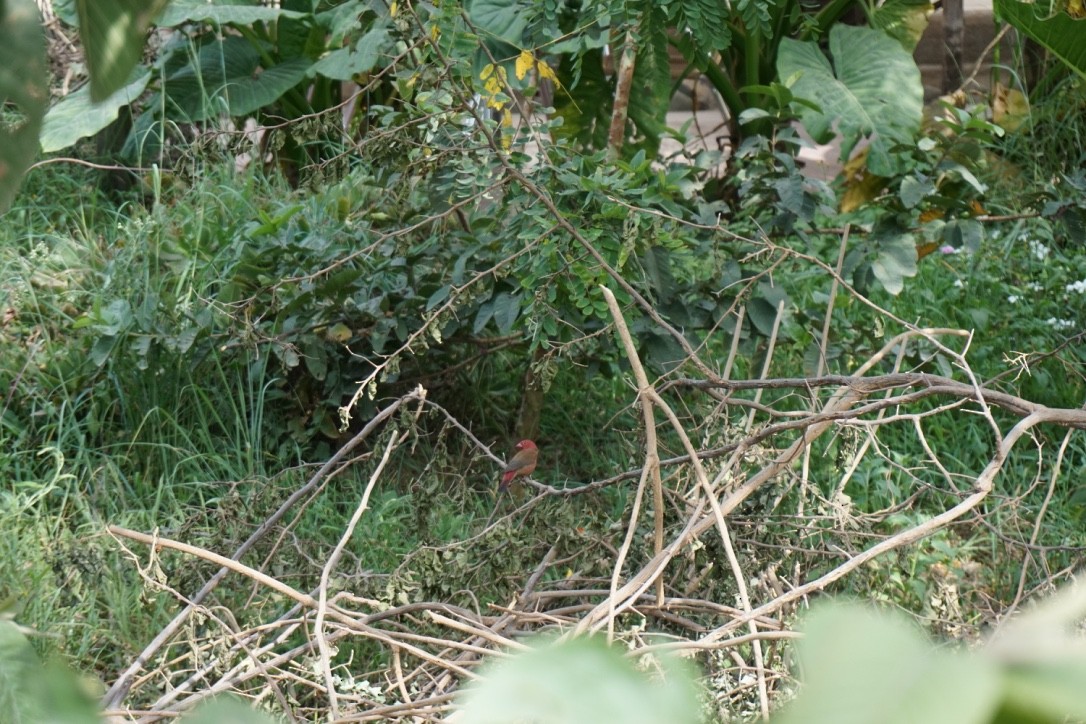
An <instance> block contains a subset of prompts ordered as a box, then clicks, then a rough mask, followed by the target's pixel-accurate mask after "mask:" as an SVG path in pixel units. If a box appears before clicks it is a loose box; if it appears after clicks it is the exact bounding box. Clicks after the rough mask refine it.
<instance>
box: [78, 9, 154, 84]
mask: <svg viewBox="0 0 1086 724" xmlns="http://www.w3.org/2000/svg"><path fill="white" fill-rule="evenodd" d="M166 2H167V0H76V9H77V10H78V11H79V38H80V40H82V41H83V48H84V50H85V51H86V55H87V71H88V72H89V74H90V87H91V100H93V101H102V100H105V99H106V98H108V97H109V96H110V95H112V94H113V93H114V92H115V91H116V90H117V89H118V88H120V87H121V86H123V85H124V84H125V83H127V82H128V80H129V77H130V76H131V75H132V69H133V68H135V67H136V63H138V62H139V59H140V57H141V56H142V55H143V44H144V40H145V39H146V37H147V31H148V30H149V29H150V27H151V23H152V22H154V19H155V16H157V15H158V14H159V12H160V11H161V10H162V8H164V7H165V6H166Z"/></svg>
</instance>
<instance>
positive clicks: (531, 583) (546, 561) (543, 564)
mask: <svg viewBox="0 0 1086 724" xmlns="http://www.w3.org/2000/svg"><path fill="white" fill-rule="evenodd" d="M557 555H558V544H557V543H554V544H553V545H551V547H550V548H549V549H548V550H547V552H546V554H544V556H543V559H542V560H541V561H540V562H539V565H537V566H536V568H535V570H534V571H533V572H532V575H530V576H529V577H528V580H527V581H526V582H525V584H524V587H523V588H521V590H520V595H518V596H517V605H519V606H523V605H524V604H525V603H526V602H527V601H528V600H529V598H530V597H531V596H532V595H533V593H534V591H535V587H536V586H537V585H538V584H539V581H540V580H541V579H542V578H543V574H544V573H546V572H547V569H549V568H550V567H551V564H552V563H554V559H555V557H556V556H557ZM515 621H516V615H515V614H514V613H506V614H504V615H502V616H501V617H500V618H499V619H498V620H497V621H495V622H494V623H493V624H492V625H491V626H490V632H491V633H492V634H494V635H500V634H501V632H502V631H504V630H505V629H506V627H507V626H509V624H511V623H514V622H515ZM474 658H476V657H474V656H472V655H471V654H461V655H460V656H459V657H457V659H456V660H457V661H458V662H465V663H466V662H468V661H471V660H473V659H474ZM420 668H421V667H420ZM419 670H420V669H416V670H415V671H412V672H411V674H409V675H408V678H409V679H410V678H414V676H415V675H416V674H417V673H418V672H419ZM444 684H445V680H444V677H443V678H442V679H439V680H436V681H435V682H434V683H433V686H431V687H428V688H427V689H426V690H425V691H423V692H420V693H423V694H425V693H428V692H429V691H432V690H433V689H435V688H437V687H439V686H444Z"/></svg>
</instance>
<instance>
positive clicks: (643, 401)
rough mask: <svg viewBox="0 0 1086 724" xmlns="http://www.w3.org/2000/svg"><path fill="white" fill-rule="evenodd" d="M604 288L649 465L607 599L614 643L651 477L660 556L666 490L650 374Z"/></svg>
mask: <svg viewBox="0 0 1086 724" xmlns="http://www.w3.org/2000/svg"><path fill="white" fill-rule="evenodd" d="M600 289H601V290H602V291H603V297H604V299H606V300H607V307H608V309H610V311H611V318H612V319H614V321H615V331H616V333H617V334H618V338H619V339H620V340H621V341H622V345H623V347H625V349H626V358H627V359H628V360H629V361H630V368H631V369H632V370H633V374H634V380H635V381H636V382H637V401H638V403H639V404H640V405H641V417H642V420H643V421H644V425H645V464H644V466H643V467H642V468H641V480H640V481H639V482H638V484H637V493H636V494H635V495H634V502H633V509H632V510H631V511H630V522H629V524H628V525H627V527H626V535H625V537H624V538H623V539H622V547H621V548H620V549H619V552H618V556H617V557H616V558H615V566H614V569H613V571H612V573H611V595H610V596H608V598H607V600H608V601H609V602H610V604H611V609H610V611H608V614H607V642H608V643H611V642H613V641H614V640H615V610H614V604H615V591H616V590H618V579H619V576H621V575H622V566H623V564H624V563H625V562H626V555H627V554H628V553H629V551H630V546H631V544H632V543H633V539H634V535H635V534H636V532H637V518H638V515H639V513H640V510H641V500H642V498H643V497H644V491H645V484H646V482H647V481H649V480H651V481H652V497H653V505H654V506H655V511H654V512H655V517H656V525H655V536H654V541H653V542H654V545H655V547H656V550H655V553H656V554H657V555H658V554H659V553H660V551H661V549H663V547H664V491H663V481H662V480H661V479H660V451H659V449H658V447H657V443H656V417H655V415H654V414H653V405H652V398H651V390H652V387H651V386H650V385H649V378H648V375H646V374H645V369H644V368H643V367H642V366H641V362H640V360H639V359H638V357H637V350H636V348H635V347H634V344H633V338H632V337H630V330H629V329H628V328H627V327H626V320H625V318H624V317H623V316H622V312H621V311H620V310H619V308H618V302H617V301H615V295H614V294H612V293H611V290H610V289H608V288H607V287H605V286H601V287H600ZM656 597H657V601H658V602H659V603H662V602H663V600H664V577H663V575H662V572H661V575H659V576H657V578H656Z"/></svg>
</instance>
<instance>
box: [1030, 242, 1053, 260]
mask: <svg viewBox="0 0 1086 724" xmlns="http://www.w3.org/2000/svg"><path fill="white" fill-rule="evenodd" d="M1026 243H1027V244H1028V245H1029V250H1030V253H1031V254H1033V257H1034V258H1035V259H1037V261H1044V260H1045V259H1046V258H1047V257H1048V247H1047V246H1045V245H1044V244H1042V243H1041V242H1039V241H1037V240H1036V239H1029V240H1028V241H1027V242H1026Z"/></svg>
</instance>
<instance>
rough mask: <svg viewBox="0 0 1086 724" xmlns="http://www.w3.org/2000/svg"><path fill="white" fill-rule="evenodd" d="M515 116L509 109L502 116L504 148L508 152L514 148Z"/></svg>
mask: <svg viewBox="0 0 1086 724" xmlns="http://www.w3.org/2000/svg"><path fill="white" fill-rule="evenodd" d="M512 128H513V114H512V113H511V112H510V111H509V109H508V108H506V109H505V113H503V114H502V130H503V133H502V148H503V149H505V150H506V151H508V150H509V149H511V148H512V147H513V133H512Z"/></svg>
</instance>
